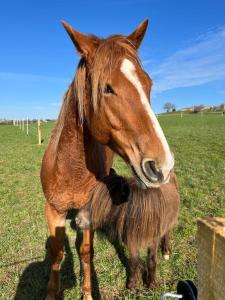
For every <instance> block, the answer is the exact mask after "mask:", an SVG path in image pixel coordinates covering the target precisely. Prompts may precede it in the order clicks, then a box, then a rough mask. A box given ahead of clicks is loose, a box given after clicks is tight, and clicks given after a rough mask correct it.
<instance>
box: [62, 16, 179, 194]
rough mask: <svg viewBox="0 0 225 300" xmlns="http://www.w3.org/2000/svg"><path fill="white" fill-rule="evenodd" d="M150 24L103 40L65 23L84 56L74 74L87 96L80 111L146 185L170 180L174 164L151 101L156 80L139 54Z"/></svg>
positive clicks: (94, 132)
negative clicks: (143, 66) (147, 71)
mask: <svg viewBox="0 0 225 300" xmlns="http://www.w3.org/2000/svg"><path fill="white" fill-rule="evenodd" d="M147 24H148V21H147V20H146V21H144V22H143V23H142V24H141V25H140V26H139V27H138V28H137V29H136V30H135V31H134V32H133V33H132V34H130V35H128V36H122V35H114V36H111V37H109V38H107V39H100V38H98V37H95V36H91V35H84V34H81V33H80V32H77V31H76V30H74V29H73V28H72V27H71V26H70V25H68V24H66V23H65V22H63V25H64V27H65V28H66V30H67V32H68V33H69V35H70V37H71V39H72V41H73V43H74V45H75V46H76V48H77V51H78V52H79V54H80V55H81V57H82V59H81V62H80V65H79V67H78V71H77V77H76V78H75V81H76V84H77V90H78V98H79V97H80V98H82V96H83V95H85V97H84V99H83V100H82V101H81V99H79V101H80V104H79V105H80V108H79V109H80V113H81V112H83V111H84V115H85V118H86V120H87V123H88V126H89V129H90V131H91V133H92V135H93V136H94V138H95V139H96V140H97V141H99V142H100V143H102V144H105V145H108V146H109V147H110V148H111V149H112V150H114V151H115V152H116V153H118V154H119V155H120V156H122V157H123V159H124V160H125V161H126V162H127V163H128V164H129V165H130V166H131V169H132V171H133V174H134V176H135V178H136V179H137V181H138V182H139V184H140V186H142V187H143V188H144V187H157V186H159V185H160V184H161V183H165V182H167V181H168V180H169V174H170V171H171V169H172V168H173V165H174V159H173V155H172V154H171V151H170V148H169V146H168V143H167V140H166V138H165V136H164V133H163V131H162V129H161V127H160V125H159V122H158V120H157V118H156V116H155V114H154V113H153V111H152V109H151V106H150V91H151V87H152V80H151V79H150V77H149V75H148V74H147V73H146V72H145V71H144V70H143V68H142V66H141V64H140V61H139V58H138V55H137V50H138V48H139V46H140V44H141V41H142V39H143V37H144V34H145V31H146V28H147ZM79 72H80V76H79ZM81 87H84V88H83V89H82V88H81Z"/></svg>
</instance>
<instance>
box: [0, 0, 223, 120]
mask: <svg viewBox="0 0 225 300" xmlns="http://www.w3.org/2000/svg"><path fill="white" fill-rule="evenodd" d="M224 12H225V1H224V0H216V1H215V0H204V1H203V0H197V1H196V0H195V1H194V0H188V1H187V0H186V1H185V0H182V1H181V0H120V1H119V0H111V1H110V0H108V1H105V0H104V1H103V0H95V1H93V0H92V1H91V0H86V1H81V0H76V1H75V0H73V1H72V0H64V1H62V0H61V1H59V0H46V1H43V0H39V1H31V0H29V1H28V0H20V1H17V0H14V1H12V0H8V1H1V5H0V37H1V42H0V118H2V117H6V118H26V117H27V116H29V117H30V118H33V117H42V118H46V117H47V118H55V117H57V115H58V111H59V108H60V104H61V101H62V96H63V94H64V92H65V90H66V88H67V87H68V85H69V83H70V81H71V79H72V77H73V75H74V72H75V69H76V65H77V63H78V60H79V57H78V56H77V55H76V53H75V51H74V47H73V45H72V43H71V41H70V40H69V38H68V36H67V35H66V32H65V31H64V29H63V27H62V25H61V24H60V20H61V19H64V20H66V21H67V22H69V23H70V24H71V25H73V27H74V28H75V29H77V30H79V31H81V32H85V33H94V34H96V35H99V36H102V37H106V36H108V35H110V34H113V33H123V34H129V33H131V32H132V31H133V30H134V29H135V28H136V27H137V26H138V25H139V24H140V22H142V21H143V20H144V19H145V18H149V19H150V25H149V27H148V31H147V33H146V36H145V39H144V42H143V44H142V46H141V49H140V51H139V53H140V57H141V59H142V62H143V65H144V67H145V69H146V70H147V71H148V73H149V74H150V76H151V77H152V79H153V81H154V88H153V91H152V106H153V109H154V110H155V111H156V112H160V111H162V107H163V104H164V103H165V102H167V101H170V102H172V103H174V104H176V106H177V108H181V107H186V106H191V105H194V104H212V105H217V104H220V103H222V102H225V16H224Z"/></svg>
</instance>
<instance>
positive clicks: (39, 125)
mask: <svg viewBox="0 0 225 300" xmlns="http://www.w3.org/2000/svg"><path fill="white" fill-rule="evenodd" d="M38 145H41V121H40V119H39V120H38Z"/></svg>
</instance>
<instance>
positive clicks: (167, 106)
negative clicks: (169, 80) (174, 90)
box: [163, 102, 176, 112]
mask: <svg viewBox="0 0 225 300" xmlns="http://www.w3.org/2000/svg"><path fill="white" fill-rule="evenodd" d="M163 109H164V110H165V111H166V112H170V111H176V106H175V104H173V103H170V102H166V103H165V104H164V106H163Z"/></svg>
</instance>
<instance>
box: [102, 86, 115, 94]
mask: <svg viewBox="0 0 225 300" xmlns="http://www.w3.org/2000/svg"><path fill="white" fill-rule="evenodd" d="M104 93H105V94H114V90H113V88H112V87H111V85H110V84H106V86H105V88H104Z"/></svg>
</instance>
